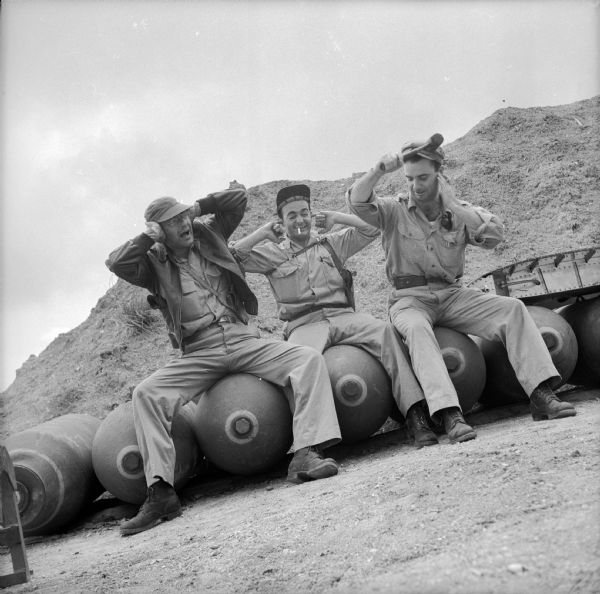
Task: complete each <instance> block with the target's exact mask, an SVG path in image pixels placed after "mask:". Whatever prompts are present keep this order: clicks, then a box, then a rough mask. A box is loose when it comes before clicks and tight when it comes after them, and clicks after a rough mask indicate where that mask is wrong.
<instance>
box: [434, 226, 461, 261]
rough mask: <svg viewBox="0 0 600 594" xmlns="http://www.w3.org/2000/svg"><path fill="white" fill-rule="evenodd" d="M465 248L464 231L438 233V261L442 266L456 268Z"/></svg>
mask: <svg viewBox="0 0 600 594" xmlns="http://www.w3.org/2000/svg"><path fill="white" fill-rule="evenodd" d="M464 246H465V232H464V229H459V230H458V231H445V232H442V233H440V241H439V248H440V260H441V262H442V264H444V266H458V265H459V264H460V263H461V261H462V257H463V253H464Z"/></svg>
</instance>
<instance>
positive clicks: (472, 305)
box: [389, 285, 560, 415]
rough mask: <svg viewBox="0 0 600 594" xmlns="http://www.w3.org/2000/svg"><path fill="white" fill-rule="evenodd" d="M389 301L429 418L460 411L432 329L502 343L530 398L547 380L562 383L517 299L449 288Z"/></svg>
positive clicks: (399, 294) (405, 292)
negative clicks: (450, 409) (453, 409)
mask: <svg viewBox="0 0 600 594" xmlns="http://www.w3.org/2000/svg"><path fill="white" fill-rule="evenodd" d="M390 301H391V303H392V305H391V307H390V310H389V315H390V320H391V321H392V323H393V324H394V326H395V327H396V329H397V330H398V332H399V333H400V334H401V335H402V336H403V338H404V340H405V341H406V344H407V346H408V350H409V353H410V357H411V360H412V365H413V369H414V371H415V375H416V376H417V378H418V380H419V382H420V383H421V386H422V387H423V390H424V392H425V398H426V400H427V404H428V407H429V412H430V414H431V415H433V414H435V413H436V412H437V411H439V410H441V409H443V408H448V407H452V406H458V407H460V405H459V403H458V396H457V394H456V390H455V389H454V386H453V384H452V381H451V380H450V376H449V375H448V371H447V369H446V365H445V363H444V360H443V357H442V354H441V352H440V348H439V345H438V343H437V340H436V338H435V335H434V333H433V327H434V326H444V327H446V328H451V329H453V330H457V331H458V332H462V333H463V334H471V335H473V336H479V337H481V338H484V339H487V340H498V341H501V342H502V344H504V346H505V348H506V350H507V353H508V358H509V361H510V363H511V365H512V367H513V368H514V370H515V373H516V376H517V379H518V380H519V382H520V384H521V386H523V389H524V390H525V392H526V393H527V395H531V392H533V390H534V389H535V388H536V387H537V386H538V385H539V384H540V383H542V382H543V381H544V380H555V379H559V378H560V375H559V373H558V371H557V370H556V367H555V366H554V363H553V362H552V358H551V356H550V353H549V352H548V348H547V347H546V343H545V342H544V339H543V338H542V335H541V333H540V331H539V329H538V327H537V326H536V324H535V322H534V321H533V318H532V317H531V315H530V314H529V312H528V311H527V308H526V307H525V305H524V304H523V302H521V301H519V300H518V299H515V298H513V297H503V296H500V295H490V294H488V293H482V292H481V291H478V290H475V289H469V288H465V287H461V286H456V285H450V286H447V287H445V288H431V287H428V286H425V287H416V288H411V289H402V290H397V291H395V292H394V293H393V294H392V298H391V299H390Z"/></svg>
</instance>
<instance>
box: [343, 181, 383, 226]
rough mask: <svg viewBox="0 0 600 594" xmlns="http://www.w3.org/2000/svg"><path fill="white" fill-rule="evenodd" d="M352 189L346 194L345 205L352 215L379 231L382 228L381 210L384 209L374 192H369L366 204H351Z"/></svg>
mask: <svg viewBox="0 0 600 594" xmlns="http://www.w3.org/2000/svg"><path fill="white" fill-rule="evenodd" d="M351 195H352V188H350V189H349V190H348V191H347V192H346V204H347V205H348V208H349V209H350V212H351V213H352V214H355V215H356V216H357V217H360V218H361V219H362V220H363V221H364V222H365V223H367V224H369V225H371V226H373V227H375V228H377V229H381V228H382V227H383V220H384V214H383V213H382V210H383V209H384V208H385V205H384V203H382V202H381V201H380V200H379V198H378V197H377V194H375V192H371V195H370V196H369V199H368V200H367V201H366V202H352V199H351Z"/></svg>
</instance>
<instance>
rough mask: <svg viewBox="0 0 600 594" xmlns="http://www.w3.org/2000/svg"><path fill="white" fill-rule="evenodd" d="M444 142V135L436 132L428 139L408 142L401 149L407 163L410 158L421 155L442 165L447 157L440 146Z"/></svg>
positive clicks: (403, 158) (403, 159)
mask: <svg viewBox="0 0 600 594" xmlns="http://www.w3.org/2000/svg"><path fill="white" fill-rule="evenodd" d="M442 142H444V137H443V136H442V135H441V134H439V133H436V134H434V135H433V136H431V138H429V139H428V140H415V141H412V142H407V143H406V144H404V145H403V146H402V149H401V153H402V161H403V162H404V163H406V161H408V160H410V159H414V158H418V157H421V158H423V159H429V160H430V161H435V162H436V163H439V164H440V165H441V164H442V163H443V162H444V159H445V157H446V155H445V154H444V150H443V149H442V147H441V146H440V145H441V144H442Z"/></svg>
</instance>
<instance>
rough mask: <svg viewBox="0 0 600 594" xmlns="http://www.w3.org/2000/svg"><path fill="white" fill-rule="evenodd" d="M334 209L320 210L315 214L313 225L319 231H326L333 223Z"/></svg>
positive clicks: (329, 229)
mask: <svg viewBox="0 0 600 594" xmlns="http://www.w3.org/2000/svg"><path fill="white" fill-rule="evenodd" d="M335 215H336V213H335V211H332V210H320V211H319V212H317V213H316V214H315V226H316V228H317V229H318V230H319V233H327V232H328V231H331V228H332V227H333V226H334V225H335Z"/></svg>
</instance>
